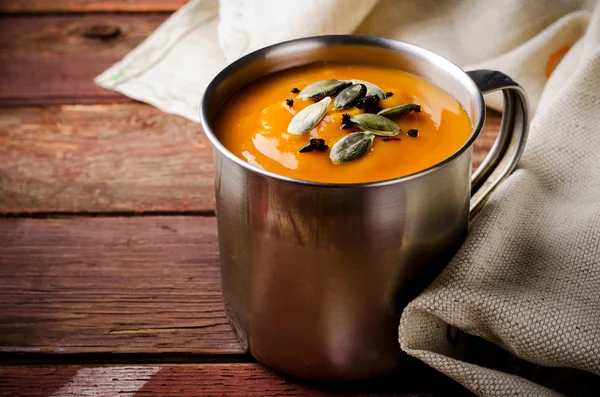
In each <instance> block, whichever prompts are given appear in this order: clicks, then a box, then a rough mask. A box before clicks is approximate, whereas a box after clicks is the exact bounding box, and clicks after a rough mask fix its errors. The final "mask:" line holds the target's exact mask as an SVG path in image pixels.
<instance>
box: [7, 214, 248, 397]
mask: <svg viewBox="0 0 600 397" xmlns="http://www.w3.org/2000/svg"><path fill="white" fill-rule="evenodd" d="M216 235H217V230H216V221H215V218H214V217H129V218H119V217H115V218H65V219H18V218H17V219H2V220H0V313H2V315H1V316H0V352H38V353H78V352H106V353H119V352H121V353H155V352H163V353H164V352H188V353H196V354H204V353H215V354H237V353H243V350H242V348H241V347H240V345H239V344H238V343H237V341H236V338H235V335H234V333H233V331H232V329H231V327H230V325H229V324H228V322H227V319H226V317H225V313H224V308H223V303H222V300H221V288H220V276H219V268H218V249H217V236H216ZM0 394H1V393H0Z"/></svg>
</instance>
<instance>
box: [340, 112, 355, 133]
mask: <svg viewBox="0 0 600 397" xmlns="http://www.w3.org/2000/svg"><path fill="white" fill-rule="evenodd" d="M350 117H352V116H350V115H349V114H348V113H344V114H343V115H342V129H343V130H347V129H349V128H354V127H355V126H356V123H355V122H354V121H352V120H350Z"/></svg>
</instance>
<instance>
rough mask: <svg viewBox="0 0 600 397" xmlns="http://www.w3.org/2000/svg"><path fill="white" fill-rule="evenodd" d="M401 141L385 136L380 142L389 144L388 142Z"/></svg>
mask: <svg viewBox="0 0 600 397" xmlns="http://www.w3.org/2000/svg"><path fill="white" fill-rule="evenodd" d="M401 140H402V139H400V138H396V137H394V136H386V137H385V138H383V139H382V141H384V142H389V141H401Z"/></svg>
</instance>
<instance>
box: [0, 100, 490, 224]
mask: <svg viewBox="0 0 600 397" xmlns="http://www.w3.org/2000/svg"><path fill="white" fill-rule="evenodd" d="M498 125H499V116H498V115H497V114H495V113H491V114H490V116H489V117H488V122H487V123H486V128H485V130H484V132H483V134H482V136H481V137H480V138H479V139H478V140H477V142H476V143H475V152H474V159H473V161H474V164H475V166H476V165H477V164H479V163H480V162H481V160H482V159H483V157H484V156H485V153H487V151H488V150H489V148H490V147H491V146H492V144H493V141H494V137H495V135H496V131H497V129H498ZM0 159H2V161H0V213H29V212H115V211H124V212H144V211H159V212H160V211H212V210H214V206H215V204H214V192H213V169H212V153H211V147H210V144H209V142H208V140H207V138H206V137H205V136H204V134H203V133H202V131H201V127H200V126H199V125H198V124H194V123H192V122H189V121H187V120H185V119H183V118H180V117H177V116H171V115H167V114H165V113H162V112H160V111H158V110H157V109H155V108H153V107H150V106H147V105H142V104H119V105H95V106H82V105H74V106H72V105H64V106H50V107H43V108H36V107H27V108H0Z"/></svg>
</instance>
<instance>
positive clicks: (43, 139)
mask: <svg viewBox="0 0 600 397" xmlns="http://www.w3.org/2000/svg"><path fill="white" fill-rule="evenodd" d="M0 158H1V159H2V160H1V161H0V212H5V213H7V212H10V213H23V212H26V213H28V212H114V211H124V212H144V211H209V212H210V211H213V210H214V206H215V204H214V188H213V168H212V152H211V148H210V145H209V143H208V140H207V139H206V137H205V136H204V134H203V133H202V127H201V126H200V125H198V124H195V123H192V122H190V121H187V120H185V119H183V118H181V117H177V116H171V115H167V114H165V113H162V112H160V111H159V110H157V109H155V108H153V107H151V106H147V105H141V104H127V105H95V106H81V105H77V106H70V105H69V106H67V105H65V106H57V107H44V108H33V107H32V108H0Z"/></svg>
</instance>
